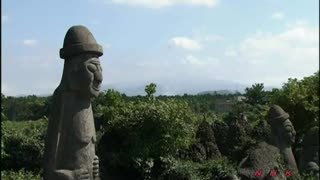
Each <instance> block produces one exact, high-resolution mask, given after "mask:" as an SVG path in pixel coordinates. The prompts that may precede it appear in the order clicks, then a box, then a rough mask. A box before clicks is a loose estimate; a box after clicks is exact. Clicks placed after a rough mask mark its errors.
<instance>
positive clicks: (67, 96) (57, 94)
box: [44, 26, 103, 180]
mask: <svg viewBox="0 0 320 180" xmlns="http://www.w3.org/2000/svg"><path fill="white" fill-rule="evenodd" d="M102 54H103V50H102V47H101V46H100V45H99V44H97V42H96V40H95V38H94V37H93V35H92V34H91V32H90V31H89V30H88V29H87V28H86V27H84V26H73V27H71V28H70V29H69V30H68V32H67V34H66V36H65V39H64V43H63V48H61V49H60V57H61V58H62V59H64V60H65V61H64V68H63V74H62V78H61V82H60V84H59V86H58V87H57V89H56V90H55V91H54V94H53V97H52V98H53V104H52V109H51V115H50V117H49V125H48V130H47V137H46V142H45V155H44V158H45V159H44V180H99V179H100V178H99V160H98V157H97V156H96V155H95V142H96V132H95V127H94V119H93V113H92V108H91V99H92V98H94V97H96V96H98V94H99V90H100V85H101V82H102V69H101V66H100V60H99V57H100V56H102Z"/></svg>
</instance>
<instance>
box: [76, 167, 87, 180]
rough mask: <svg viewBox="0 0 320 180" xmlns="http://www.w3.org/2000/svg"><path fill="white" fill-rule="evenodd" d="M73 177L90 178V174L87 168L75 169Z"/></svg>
mask: <svg viewBox="0 0 320 180" xmlns="http://www.w3.org/2000/svg"><path fill="white" fill-rule="evenodd" d="M75 177H76V179H77V180H90V174H89V171H88V169H78V170H75Z"/></svg>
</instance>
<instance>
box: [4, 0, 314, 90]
mask: <svg viewBox="0 0 320 180" xmlns="http://www.w3.org/2000/svg"><path fill="white" fill-rule="evenodd" d="M1 18H2V42H1V43H2V46H1V47H2V54H1V55H2V57H1V59H2V81H1V85H2V90H1V91H2V93H4V94H5V95H22V94H24V95H29V94H36V95H40V94H51V93H52V92H53V91H54V89H55V88H56V87H57V86H58V84H59V82H60V79H61V75H62V69H63V60H62V59H60V58H59V49H60V48H61V47H62V44H63V39H64V36H65V33H66V32H67V30H68V28H69V27H71V26H72V25H78V24H81V25H85V26H87V27H88V28H89V29H90V31H91V32H92V33H93V34H94V36H95V38H96V40H97V41H98V43H100V44H101V45H102V46H103V47H104V55H103V56H102V57H101V63H102V67H103V75H104V80H103V84H104V87H107V88H116V89H118V90H120V91H122V92H126V93H130V92H129V91H130V88H131V90H132V88H133V89H134V88H138V89H139V88H140V90H141V91H142V92H143V86H144V85H145V84H147V83H149V82H155V83H156V84H158V86H159V87H160V89H161V93H163V94H176V93H181V92H186V93H194V92H197V91H202V90H203V91H205V90H218V89H226V88H229V89H235V88H240V87H243V86H242V85H251V84H253V83H264V84H265V86H271V87H281V85H282V83H284V82H286V81H287V79H288V78H289V77H296V78H299V79H300V78H303V77H305V76H309V75H312V74H313V73H314V72H316V71H317V70H318V69H319V1H318V0H308V1H301V0H282V1H279V0H259V1H257V0H241V1H228V0H70V1H62V0H56V1H40V0H30V1H18V0H4V1H2V15H1Z"/></svg>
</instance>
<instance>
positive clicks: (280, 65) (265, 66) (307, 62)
mask: <svg viewBox="0 0 320 180" xmlns="http://www.w3.org/2000/svg"><path fill="white" fill-rule="evenodd" d="M234 50H235V52H237V56H236V57H234V59H235V60H236V61H235V62H237V64H239V67H238V68H239V70H241V71H242V69H246V70H245V71H244V72H242V73H237V74H238V77H237V78H238V79H239V80H240V79H241V81H242V82H246V83H249V84H250V83H254V82H258V81H260V82H265V83H270V84H269V85H275V84H276V85H279V84H281V83H280V82H282V83H283V82H286V81H287V78H289V77H296V78H302V77H305V76H310V75H311V74H312V73H314V72H316V71H317V70H318V68H319V27H316V26H315V27H314V26H310V25H307V24H304V25H302V24H299V25H296V26H287V27H286V29H284V30H283V31H281V32H278V33H270V32H260V33H256V34H254V35H251V36H249V37H247V38H245V39H244V40H242V41H241V42H240V44H239V46H238V48H235V49H234ZM226 51H228V49H227V50H226ZM231 54H232V53H231ZM277 78H278V80H277Z"/></svg>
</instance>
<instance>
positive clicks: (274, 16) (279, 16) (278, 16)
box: [271, 12, 284, 20]
mask: <svg viewBox="0 0 320 180" xmlns="http://www.w3.org/2000/svg"><path fill="white" fill-rule="evenodd" d="M271 17H272V19H276V20H282V19H283V18H284V13H283V12H275V13H273V14H272V16H271Z"/></svg>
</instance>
